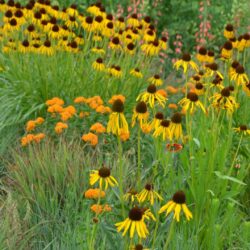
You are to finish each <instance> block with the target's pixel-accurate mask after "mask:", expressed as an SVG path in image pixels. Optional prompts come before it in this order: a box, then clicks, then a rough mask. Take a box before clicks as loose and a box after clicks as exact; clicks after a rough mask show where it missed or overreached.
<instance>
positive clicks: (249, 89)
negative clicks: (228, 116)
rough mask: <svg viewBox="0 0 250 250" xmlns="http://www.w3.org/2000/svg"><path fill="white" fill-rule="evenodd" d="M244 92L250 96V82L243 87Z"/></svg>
mask: <svg viewBox="0 0 250 250" xmlns="http://www.w3.org/2000/svg"><path fill="white" fill-rule="evenodd" d="M243 90H244V91H245V93H246V94H247V96H250V81H249V82H248V83H246V84H244V85H243Z"/></svg>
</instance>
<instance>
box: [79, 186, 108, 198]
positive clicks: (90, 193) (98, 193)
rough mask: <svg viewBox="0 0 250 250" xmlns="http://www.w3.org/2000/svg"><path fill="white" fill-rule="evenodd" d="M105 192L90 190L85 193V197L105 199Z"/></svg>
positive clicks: (97, 189) (95, 189) (96, 189)
mask: <svg viewBox="0 0 250 250" xmlns="http://www.w3.org/2000/svg"><path fill="white" fill-rule="evenodd" d="M105 195H106V194H105V192H104V191H102V190H100V189H99V188H90V189H88V190H87V191H86V192H85V193H84V196H85V198H87V199H98V198H103V197H105Z"/></svg>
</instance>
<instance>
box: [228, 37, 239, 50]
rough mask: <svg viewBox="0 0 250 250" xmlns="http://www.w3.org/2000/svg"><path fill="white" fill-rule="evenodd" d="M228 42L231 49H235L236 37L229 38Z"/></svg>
mask: <svg viewBox="0 0 250 250" xmlns="http://www.w3.org/2000/svg"><path fill="white" fill-rule="evenodd" d="M229 41H230V42H231V43H232V45H233V48H234V49H237V42H238V41H237V39H236V37H233V38H230V39H229Z"/></svg>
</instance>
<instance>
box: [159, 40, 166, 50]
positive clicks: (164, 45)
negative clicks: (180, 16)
mask: <svg viewBox="0 0 250 250" xmlns="http://www.w3.org/2000/svg"><path fill="white" fill-rule="evenodd" d="M167 41H168V39H167V38H166V37H162V38H161V39H160V40H159V42H160V47H161V49H163V50H166V49H167Z"/></svg>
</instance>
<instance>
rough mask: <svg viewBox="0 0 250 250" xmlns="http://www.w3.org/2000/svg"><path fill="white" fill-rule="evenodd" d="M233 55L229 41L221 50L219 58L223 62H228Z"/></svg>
mask: <svg viewBox="0 0 250 250" xmlns="http://www.w3.org/2000/svg"><path fill="white" fill-rule="evenodd" d="M232 55H233V45H232V43H231V42H230V41H227V42H225V44H224V45H223V47H222V49H221V57H222V58H223V59H225V60H229V59H231V58H232Z"/></svg>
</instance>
